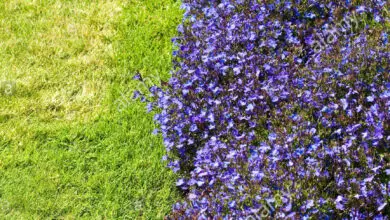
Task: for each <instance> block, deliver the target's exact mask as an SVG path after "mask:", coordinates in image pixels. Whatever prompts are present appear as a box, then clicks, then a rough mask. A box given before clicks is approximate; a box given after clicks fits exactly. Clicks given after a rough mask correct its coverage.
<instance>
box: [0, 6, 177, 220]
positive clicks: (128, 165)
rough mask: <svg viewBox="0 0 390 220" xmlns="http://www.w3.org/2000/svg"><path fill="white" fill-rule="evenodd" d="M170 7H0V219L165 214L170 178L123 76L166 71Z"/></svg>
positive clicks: (172, 29)
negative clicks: (8, 89) (9, 87)
mask: <svg viewBox="0 0 390 220" xmlns="http://www.w3.org/2000/svg"><path fill="white" fill-rule="evenodd" d="M179 7H180V2H178V1H174V0H127V1H126V0H99V1H98V0H6V1H2V2H1V3H0V83H1V85H2V86H1V89H2V90H3V91H1V92H0V219H4V218H6V219H53V218H60V219H79V218H86V219H113V218H126V219H161V218H163V217H164V215H166V214H167V213H168V212H169V211H170V209H171V206H172V204H173V203H174V202H175V201H176V200H177V199H178V197H179V196H178V193H177V192H176V191H175V184H174V182H175V176H174V174H172V173H171V172H170V171H169V170H167V169H166V168H165V165H164V164H163V163H162V162H161V157H162V156H163V154H164V147H163V145H162V140H161V137H158V136H154V135H152V134H151V132H152V131H153V129H154V127H155V126H154V124H153V120H152V118H153V116H152V115H150V114H147V113H145V106H144V104H142V103H140V102H136V101H131V99H130V96H131V93H132V90H134V89H137V88H140V89H143V86H142V85H141V84H139V83H137V82H134V81H132V80H131V78H132V76H133V75H134V74H135V73H136V72H137V71H139V72H140V73H141V74H142V75H143V76H144V77H145V78H147V77H149V78H151V79H156V78H163V79H167V78H168V77H169V74H168V73H169V70H170V68H171V51H172V44H171V41H170V39H171V37H173V36H175V35H176V26H177V25H178V24H179V23H180V21H181V16H182V12H181V10H180V9H179ZM152 81H154V82H155V83H158V80H152ZM6 85H12V87H13V88H12V90H10V91H11V93H10V92H9V91H5V90H6V89H5V88H6ZM7 88H8V87H7Z"/></svg>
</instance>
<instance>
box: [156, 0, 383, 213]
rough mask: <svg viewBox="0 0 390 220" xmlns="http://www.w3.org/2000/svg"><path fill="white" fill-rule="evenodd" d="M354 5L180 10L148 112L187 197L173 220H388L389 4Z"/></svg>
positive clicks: (278, 2) (212, 1)
mask: <svg viewBox="0 0 390 220" xmlns="http://www.w3.org/2000/svg"><path fill="white" fill-rule="evenodd" d="M365 2H366V3H364V1H363V3H362V1H348V0H346V1H330V0H325V1H321V2H318V1H313V0H305V1H303V0H302V1H301V0H296V1H290V0H272V1H271V0H264V1H256V0H191V1H189V0H187V1H184V3H183V8H184V9H185V18H184V20H183V23H182V25H180V26H179V28H178V30H179V33H180V34H179V36H178V37H177V38H175V39H174V43H175V44H176V45H177V48H178V50H177V51H175V52H174V55H175V62H174V65H175V67H174V70H173V73H172V78H171V80H170V81H169V83H168V85H167V86H166V88H159V87H152V88H151V94H152V96H153V97H154V99H153V98H152V99H153V100H152V101H151V102H149V104H148V105H149V108H150V109H152V108H154V109H158V114H156V116H155V120H156V121H157V122H158V124H159V125H160V132H161V133H162V136H163V139H164V144H165V146H166V149H167V156H165V159H166V160H168V163H169V167H170V168H171V169H172V170H174V171H175V172H178V173H179V175H180V176H181V178H180V179H179V180H178V181H177V183H176V184H177V186H178V187H179V188H180V189H181V190H183V191H184V192H185V194H186V199H185V201H182V202H179V203H177V204H175V205H174V208H173V213H172V217H173V218H183V219H187V218H197V219H210V218H213V219H219V218H225V219H231V218H233V219H243V218H245V217H247V216H253V215H256V214H257V213H258V212H259V210H261V209H262V207H263V206H264V205H265V204H270V203H272V204H273V209H272V213H270V217H273V218H292V219H296V218H306V217H318V218H326V217H328V218H332V217H335V218H359V219H360V218H377V219H385V218H386V215H389V214H390V208H389V206H390V204H388V203H390V178H389V175H390V167H389V163H390V153H389V152H390V49H389V48H390V44H389V42H388V39H389V37H388V27H389V22H390V20H389V15H388V14H387V11H386V9H387V8H388V7H389V5H390V2H389V1H386V0H373V1H365ZM345 17H354V18H356V19H360V21H359V22H358V23H359V24H360V25H355V26H354V30H350V29H348V28H350V26H348V25H343V24H342V22H341V25H337V24H338V23H339V22H340V21H342V20H343V18H345ZM361 21H364V22H361ZM361 24H364V25H361ZM328 27H333V30H334V29H336V30H337V31H338V33H342V34H338V35H337V39H333V40H332V41H331V43H328V44H326V47H323V48H322V49H321V50H320V51H318V50H316V46H315V44H316V42H318V39H317V37H318V36H323V37H324V39H327V38H328V36H324V33H328V32H329V31H324V30H326V29H327V28H328ZM285 192H288V193H289V195H288V196H287V197H288V198H289V199H285V198H286V196H283V197H281V196H280V194H281V193H285ZM281 198H282V199H281Z"/></svg>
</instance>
